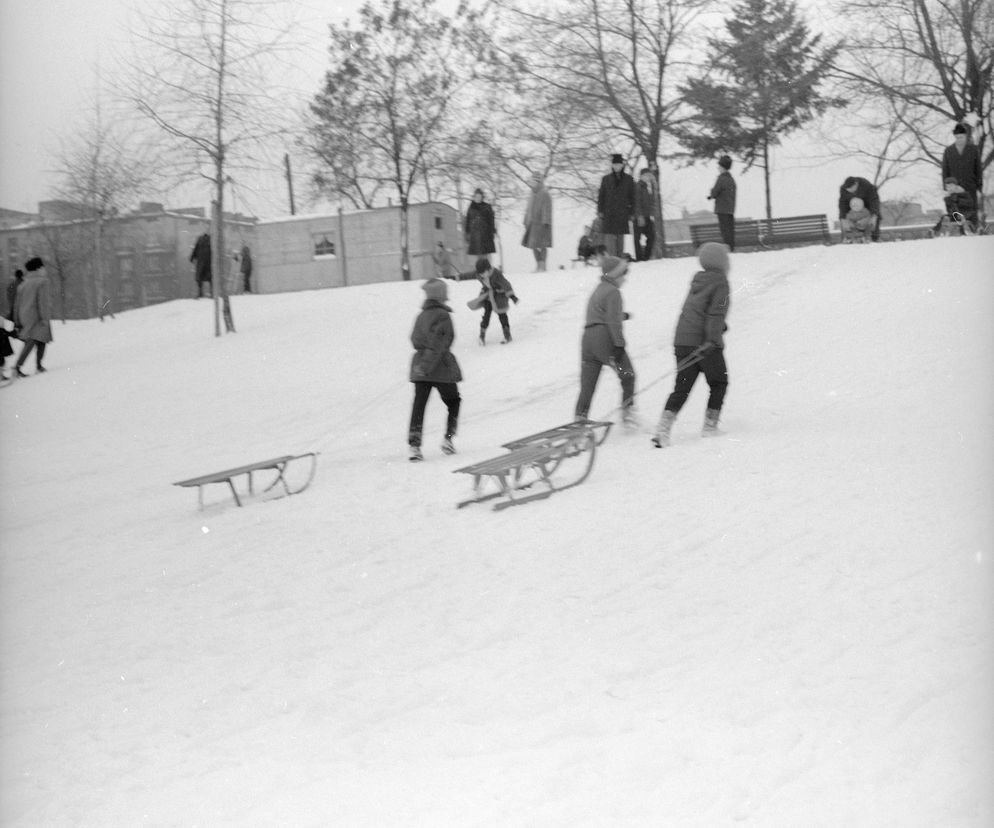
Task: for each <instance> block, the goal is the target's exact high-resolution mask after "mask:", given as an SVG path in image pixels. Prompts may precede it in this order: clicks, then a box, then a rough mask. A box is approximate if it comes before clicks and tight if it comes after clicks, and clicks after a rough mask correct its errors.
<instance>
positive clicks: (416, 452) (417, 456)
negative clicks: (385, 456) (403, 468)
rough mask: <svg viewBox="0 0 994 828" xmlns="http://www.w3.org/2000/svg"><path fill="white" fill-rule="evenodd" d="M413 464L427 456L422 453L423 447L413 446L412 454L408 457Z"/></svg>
mask: <svg viewBox="0 0 994 828" xmlns="http://www.w3.org/2000/svg"><path fill="white" fill-rule="evenodd" d="M407 456H408V458H410V460H411V462H412V463H413V462H417V461H418V460H424V459H425V456H424V455H423V454H422V453H421V446H413V445H412V446H411V448H410V453H409V454H408V455H407Z"/></svg>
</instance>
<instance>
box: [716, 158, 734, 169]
mask: <svg viewBox="0 0 994 828" xmlns="http://www.w3.org/2000/svg"><path fill="white" fill-rule="evenodd" d="M718 166H719V167H721V168H723V169H726V170H730V169H731V168H732V159H731V158H730V157H729V156H727V155H723V156H721V158H719V159H718Z"/></svg>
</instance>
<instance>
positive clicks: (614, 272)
mask: <svg viewBox="0 0 994 828" xmlns="http://www.w3.org/2000/svg"><path fill="white" fill-rule="evenodd" d="M627 272H628V260H627V259H619V258H618V257H617V256H605V257H604V258H603V259H601V278H602V279H606V280H607V281H609V282H613V281H615V280H616V279H617V278H618V277H619V276H624V275H625V274H626V273H627Z"/></svg>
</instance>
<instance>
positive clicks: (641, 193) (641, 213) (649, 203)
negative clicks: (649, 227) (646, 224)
mask: <svg viewBox="0 0 994 828" xmlns="http://www.w3.org/2000/svg"><path fill="white" fill-rule="evenodd" d="M655 214H656V190H655V187H653V188H652V189H651V190H650V189H649V185H648V184H647V183H646V182H645V181H642V179H639V182H638V184H636V185H635V218H636V219H640V218H642V219H646V220H649V219H651V218H652V217H653V216H654V215H655Z"/></svg>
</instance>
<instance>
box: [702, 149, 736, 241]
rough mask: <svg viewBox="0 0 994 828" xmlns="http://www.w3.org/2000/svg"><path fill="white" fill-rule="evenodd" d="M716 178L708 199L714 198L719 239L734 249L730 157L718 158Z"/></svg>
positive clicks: (732, 183) (732, 190)
mask: <svg viewBox="0 0 994 828" xmlns="http://www.w3.org/2000/svg"><path fill="white" fill-rule="evenodd" d="M718 168H719V169H720V170H721V172H720V173H718V178H717V179H716V180H715V182H714V186H713V187H712V188H711V192H710V193H709V194H708V200H709V201H710V200H712V199H713V200H714V214H715V216H717V218H718V231H719V232H720V233H721V240H722V241H723V242H724V243H725V244H726V245H727V247H728V249H729V251H734V250H735V190H736V185H735V179H734V178H732V174H731V172H729V171H730V170H731V169H732V159H731V158H730V157H729V156H727V155H723V156H721V158H719V159H718Z"/></svg>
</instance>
